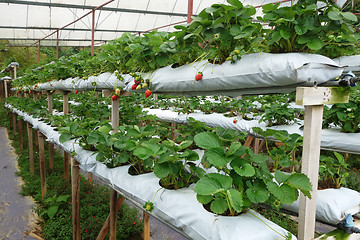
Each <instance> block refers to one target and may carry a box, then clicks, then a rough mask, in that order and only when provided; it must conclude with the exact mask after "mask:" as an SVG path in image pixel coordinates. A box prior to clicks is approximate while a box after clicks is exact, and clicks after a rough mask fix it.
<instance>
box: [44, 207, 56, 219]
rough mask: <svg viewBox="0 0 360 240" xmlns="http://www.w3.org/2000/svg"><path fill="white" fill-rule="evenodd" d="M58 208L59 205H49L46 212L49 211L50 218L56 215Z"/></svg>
mask: <svg viewBox="0 0 360 240" xmlns="http://www.w3.org/2000/svg"><path fill="white" fill-rule="evenodd" d="M58 209H59V206H51V207H49V209H48V210H47V211H46V213H47V215H48V216H49V218H50V219H52V218H53V217H54V216H55V214H56V213H57V211H58Z"/></svg>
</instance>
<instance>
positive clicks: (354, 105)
mask: <svg viewBox="0 0 360 240" xmlns="http://www.w3.org/2000/svg"><path fill="white" fill-rule="evenodd" d="M359 104H360V94H359V92H358V91H356V90H353V91H352V93H351V94H350V99H349V102H348V103H337V104H334V105H332V106H331V107H330V108H328V107H324V121H323V126H324V127H325V128H329V127H330V126H331V125H332V124H334V125H335V126H337V127H340V128H341V131H342V132H346V133H356V132H359V131H360V128H359V125H360V119H359V117H358V116H359V114H360V108H359V107H358V106H359Z"/></svg>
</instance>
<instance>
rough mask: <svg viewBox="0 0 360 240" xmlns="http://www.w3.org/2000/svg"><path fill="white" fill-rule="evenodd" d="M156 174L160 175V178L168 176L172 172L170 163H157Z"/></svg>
mask: <svg viewBox="0 0 360 240" xmlns="http://www.w3.org/2000/svg"><path fill="white" fill-rule="evenodd" d="M153 170H154V174H155V175H156V176H157V177H158V178H165V177H167V176H168V175H169V174H170V172H171V168H170V166H169V164H167V163H163V164H155V166H154V169H153Z"/></svg>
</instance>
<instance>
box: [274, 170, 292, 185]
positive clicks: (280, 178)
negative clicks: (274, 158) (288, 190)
mask: <svg viewBox="0 0 360 240" xmlns="http://www.w3.org/2000/svg"><path fill="white" fill-rule="evenodd" d="M289 177H290V175H288V174H285V173H283V172H281V171H279V170H275V179H276V181H277V182H278V183H279V184H281V183H283V182H285V181H286V180H287V179H288V178H289Z"/></svg>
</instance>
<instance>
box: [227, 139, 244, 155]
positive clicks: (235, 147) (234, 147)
mask: <svg viewBox="0 0 360 240" xmlns="http://www.w3.org/2000/svg"><path fill="white" fill-rule="evenodd" d="M241 147H242V145H241V143H240V142H233V143H231V145H230V147H229V150H227V152H225V156H226V157H228V156H230V155H233V154H234V153H235V152H236V151H237V150H238V149H239V148H241Z"/></svg>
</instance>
